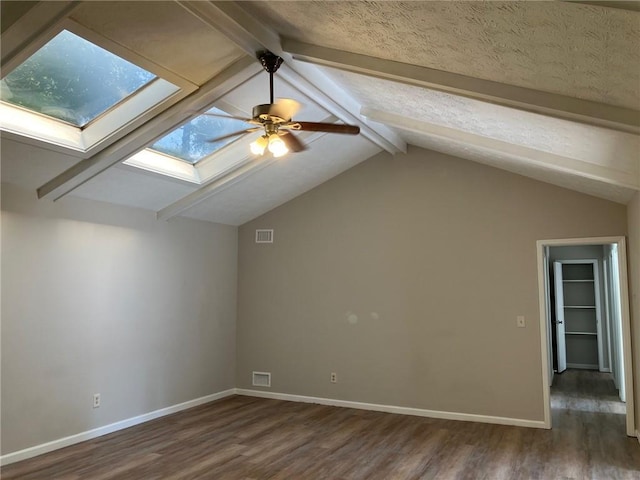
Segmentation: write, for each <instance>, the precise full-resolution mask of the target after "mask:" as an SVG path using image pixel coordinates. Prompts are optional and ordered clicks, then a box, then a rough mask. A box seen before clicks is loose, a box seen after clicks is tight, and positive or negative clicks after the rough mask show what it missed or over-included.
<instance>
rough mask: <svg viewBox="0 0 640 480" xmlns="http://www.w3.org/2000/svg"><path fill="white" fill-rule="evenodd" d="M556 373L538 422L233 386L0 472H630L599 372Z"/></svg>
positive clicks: (71, 478)
mask: <svg viewBox="0 0 640 480" xmlns="http://www.w3.org/2000/svg"><path fill="white" fill-rule="evenodd" d="M556 381H557V383H556V385H555V386H554V388H553V393H552V398H553V402H552V405H553V427H554V428H553V429H552V430H550V431H549V430H541V429H533V428H520V427H507V426H501V425H487V424H479V423H470V422H455V421H446V420H436V419H428V418H421V417H412V416H404V415H392V414H385V413H377V412H368V411H363V410H353V409H348V408H336V407H326V406H320V405H310V404H302V403H292V402H283V401H277V400H265V399H256V398H250V397H241V396H237V397H230V398H227V399H224V400H220V401H217V402H214V403H211V404H208V405H203V406H200V407H197V408H193V409H191V410H187V411H184V412H180V413H178V414H175V415H172V416H169V417H164V418H162V419H158V420H155V421H152V422H148V423H146V424H143V425H139V426H136V427H132V428H129V429H127V430H123V431H120V432H116V433H113V434H110V435H106V436H104V437H100V438H97V439H94V440H91V441H88V442H84V443H81V444H78V445H74V446H71V447H68V448H65V449H62V450H58V451H56V452H52V453H49V454H46V455H42V456H40V457H36V458H33V459H30V460H26V461H23V462H19V463H15V464H12V465H8V466H6V467H4V468H2V470H1V471H0V473H1V478H2V479H3V480H10V479H23V480H28V479H43V480H44V479H46V480H53V479H59V480H104V479H136V480H137V479H140V480H153V479H163V480H168V479H196V478H207V479H238V480H240V479H242V480H249V479H255V480H262V479H287V480H298V479H310V480H315V479H367V480H373V479H385V480H387V479H438V480H449V479H486V480H499V479H509V480H512V479H526V480H529V479H543V480H551V479H565V480H566V479H576V480H578V479H579V480H583V479H589V478H591V479H598V480H600V479H602V480H613V479H639V478H640V445H638V441H637V440H636V439H634V438H628V437H626V436H625V431H624V414H621V413H617V412H619V411H622V412H624V405H623V404H622V403H620V402H618V401H616V397H615V390H613V383H612V381H611V379H610V376H609V375H606V374H600V373H597V372H584V371H567V372H565V373H563V374H562V375H560V376H557V377H556ZM594 392H595V393H594ZM621 408H622V410H620V409H621Z"/></svg>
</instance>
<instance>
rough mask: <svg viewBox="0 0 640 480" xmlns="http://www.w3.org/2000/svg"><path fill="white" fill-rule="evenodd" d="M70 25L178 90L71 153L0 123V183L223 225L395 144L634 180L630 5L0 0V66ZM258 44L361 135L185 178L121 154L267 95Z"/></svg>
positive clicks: (618, 190) (281, 89) (223, 156)
mask: <svg viewBox="0 0 640 480" xmlns="http://www.w3.org/2000/svg"><path fill="white" fill-rule="evenodd" d="M69 22H71V23H72V24H73V25H74V26H75V29H76V31H79V32H81V33H83V32H86V34H87V36H88V37H91V38H101V39H103V40H104V42H105V44H107V45H109V46H112V47H113V49H114V50H116V52H115V53H118V54H120V53H121V52H128V53H129V54H130V55H133V56H134V57H135V58H136V59H139V60H140V62H141V63H144V65H143V66H145V65H147V64H148V65H154V66H155V67H156V68H157V69H159V70H161V71H163V72H166V75H167V76H168V77H169V78H175V79H176V81H177V82H179V83H180V84H181V85H184V87H183V90H182V91H181V93H180V94H178V95H175V96H174V97H172V99H171V101H168V102H165V103H163V104H161V105H158V106H156V107H155V108H151V109H149V110H148V111H146V112H144V113H143V114H142V115H141V116H140V117H138V118H137V119H135V120H134V121H131V122H128V123H126V124H123V125H122V126H120V128H119V129H118V130H117V131H116V132H115V133H113V134H112V135H110V136H109V137H108V138H107V139H106V140H105V141H103V142H102V143H101V144H100V145H99V146H97V147H95V148H93V149H88V150H87V151H83V152H80V151H74V150H71V149H69V148H66V147H64V146H61V145H54V144H52V143H51V142H45V141H42V140H37V139H34V138H30V137H28V136H24V135H21V134H20V133H19V132H13V131H9V130H10V129H6V128H5V129H3V132H2V140H3V141H2V181H3V182H8V183H14V184H18V185H21V186H23V187H26V188H29V189H33V190H34V191H37V192H38V195H39V196H40V197H41V198H42V199H44V200H45V201H46V200H47V199H49V200H51V199H59V198H63V197H65V196H77V197H83V198H90V199H95V200H102V201H106V202H112V203H117V204H123V205H128V206H132V207H139V208H145V209H149V210H153V211H155V212H157V215H158V218H160V219H169V218H171V217H173V216H176V215H182V216H187V217H191V218H196V219H201V220H206V221H212V222H220V223H226V224H231V225H239V224H242V223H244V222H246V221H249V220H251V219H253V218H255V217H257V216H259V215H261V214H262V213H265V212H267V211H269V210H270V209H272V208H274V207H276V206H278V205H280V204H282V203H284V202H286V201H288V200H290V199H292V198H294V197H296V196H297V195H300V194H301V193H303V192H305V191H307V190H309V189H311V188H313V187H314V186H316V185H318V184H320V183H322V182H324V181H326V180H328V179H330V178H332V177H333V176H335V175H337V174H339V173H341V172H342V171H344V170H346V169H348V168H350V167H352V166H354V165H356V164H357V163H359V162H362V161H365V160H366V159H367V158H369V157H371V156H373V155H375V154H376V153H378V152H381V151H387V152H389V153H391V154H393V155H396V154H402V152H404V151H406V149H407V148H408V146H409V145H415V146H418V147H423V148H426V149H432V150H436V151H441V152H444V153H448V154H452V155H455V156H458V157H461V158H465V159H468V160H472V161H476V162H480V163H484V164H487V165H491V166H494V167H497V168H502V169H505V170H509V171H512V172H515V173H518V174H521V175H526V176H529V177H531V178H535V179H538V180H542V181H545V182H548V183H552V184H556V185H559V186H563V187H566V188H571V189H574V190H577V191H580V192H583V193H587V194H590V195H595V196H598V197H601V198H605V199H609V200H612V201H615V202H619V203H626V202H628V201H629V199H630V198H631V197H632V196H633V194H634V193H635V192H636V191H638V190H640V12H639V11H638V2H608V3H606V2H560V1H557V2H523V1H517V2H477V1H470V2H395V1H383V2H347V1H340V2H315V1H314V2H271V1H267V2H201V1H180V2H169V1H166V2H147V1H143V2H136V1H128V2H94V1H91V2H38V3H36V2H13V1H12V2H2V43H1V47H2V63H3V70H5V71H8V70H10V69H11V68H13V67H14V66H15V65H17V64H19V63H20V62H22V61H23V60H24V59H26V58H27V57H28V56H29V55H31V54H32V53H33V52H34V51H35V50H37V48H39V47H40V46H42V45H43V44H44V43H45V42H46V41H47V40H48V39H49V38H51V35H52V33H51V32H52V31H55V30H56V29H59V28H60V25H69V24H70V23H69ZM265 49H266V50H270V51H272V52H274V53H276V54H278V55H280V56H281V57H282V58H283V59H284V65H283V66H282V67H281V69H280V70H279V71H278V72H277V74H276V80H275V93H276V97H286V98H294V99H296V100H298V101H300V102H301V103H302V104H303V108H302V109H301V111H300V112H299V113H298V114H297V115H296V117H299V118H301V119H304V120H309V121H330V122H333V121H338V122H344V123H351V124H356V125H359V126H360V128H361V134H360V135H359V136H346V135H344V136H343V135H331V134H322V133H304V134H300V138H301V139H303V140H304V141H305V142H307V143H308V145H309V147H310V148H309V149H308V150H306V151H304V152H301V153H296V154H289V155H287V156H285V157H282V158H272V157H270V156H266V157H260V158H254V157H253V156H252V155H251V154H250V153H249V151H248V143H249V142H250V141H251V139H252V138H253V137H251V136H250V135H249V136H247V137H242V138H240V139H238V140H237V141H235V142H233V143H232V144H231V145H230V146H229V147H227V148H223V149H221V150H220V151H219V152H217V153H216V154H214V155H213V156H212V157H211V159H208V160H207V161H206V162H208V163H206V162H205V163H206V164H205V163H203V166H202V169H209V170H211V172H213V173H211V175H209V176H208V177H207V180H206V181H204V182H203V183H200V184H198V183H193V182H189V181H186V180H182V179H179V178H172V177H167V176H165V175H162V174H160V173H158V172H154V171H149V170H141V169H139V168H136V167H133V166H131V165H127V164H124V163H123V162H124V161H126V160H127V159H128V158H130V157H131V156H132V155H134V154H135V153H136V152H139V151H141V150H143V149H144V148H145V147H146V146H148V145H149V144H151V143H153V142H154V141H155V140H156V139H158V138H159V137H161V136H163V135H164V134H166V133H167V132H169V131H171V130H173V129H174V128H176V127H177V126H179V125H180V124H182V123H183V122H185V121H186V120H188V119H190V118H192V117H194V116H195V115H197V114H198V112H201V111H204V110H206V109H208V108H209V107H210V106H212V105H215V106H217V107H219V108H221V109H223V110H225V111H227V112H229V113H231V114H234V115H239V116H243V117H247V116H250V115H251V111H252V107H253V106H254V105H256V104H261V103H268V88H269V83H268V76H267V75H266V73H265V72H264V71H263V70H262V67H261V65H260V63H259V62H258V60H257V59H256V52H258V51H262V50H265ZM3 75H4V72H3Z"/></svg>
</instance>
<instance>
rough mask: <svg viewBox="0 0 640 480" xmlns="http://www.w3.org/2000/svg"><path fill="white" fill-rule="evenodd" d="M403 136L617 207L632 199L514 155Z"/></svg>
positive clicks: (607, 186) (619, 190)
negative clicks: (600, 199)
mask: <svg viewBox="0 0 640 480" xmlns="http://www.w3.org/2000/svg"><path fill="white" fill-rule="evenodd" d="M403 136H404V137H405V138H406V140H407V141H408V142H409V143H410V144H411V145H416V146H418V147H422V148H426V149H429V150H435V151H437V152H442V153H446V154H448V155H452V156H454V157H458V158H464V159H466V160H472V161H474V162H478V163H482V164H484V165H489V166H491V167H496V168H500V169H502V170H507V171H509V172H513V173H517V174H519V175H524V176H526V177H529V178H533V179H535V180H540V181H543V182H545V183H550V184H552V185H557V186H559V187H564V188H568V189H571V190H575V191H577V192H582V193H586V194H588V195H593V196H596V197H599V198H606V199H607V200H611V201H614V202H618V203H623V204H625V203H627V202H629V200H631V198H632V197H633V195H634V193H635V190H634V189H632V188H626V187H621V186H617V185H612V184H610V183H607V182H602V181H599V180H595V179H592V178H587V177H582V176H578V175H570V174H564V173H560V172H558V171H557V170H554V169H551V168H548V167H545V166H541V165H539V164H536V163H532V162H523V161H520V160H519V159H516V158H514V157H512V156H511V155H507V154H503V153H499V152H495V151H493V150H491V151H487V150H483V149H482V148H479V147H477V146H474V145H468V144H465V143H461V142H455V141H451V140H449V139H447V140H444V139H441V138H437V137H435V136H430V135H423V134H416V133H413V132H404V134H403Z"/></svg>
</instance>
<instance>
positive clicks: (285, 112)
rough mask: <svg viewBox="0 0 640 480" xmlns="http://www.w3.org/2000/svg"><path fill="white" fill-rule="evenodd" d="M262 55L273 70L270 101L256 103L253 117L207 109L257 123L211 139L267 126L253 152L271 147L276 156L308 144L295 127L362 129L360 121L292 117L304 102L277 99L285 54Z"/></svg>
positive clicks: (331, 130)
mask: <svg viewBox="0 0 640 480" xmlns="http://www.w3.org/2000/svg"><path fill="white" fill-rule="evenodd" d="M258 59H259V60H260V63H262V66H263V67H264V69H265V70H266V71H267V72H268V73H269V94H270V99H269V103H266V104H262V105H256V106H255V107H253V117H252V118H242V117H229V116H226V115H216V114H212V113H206V115H211V116H215V117H218V116H219V117H223V118H235V119H237V120H242V121H243V122H246V123H250V124H253V125H256V126H255V127H251V128H247V129H245V130H240V131H238V132H234V133H230V134H228V135H223V136H220V137H217V138H212V139H210V140H208V142H211V143H215V142H219V141H221V140H225V139H227V138H233V137H237V136H240V135H244V134H245V133H251V132H257V131H260V130H264V134H263V135H262V136H261V137H260V138H258V139H257V140H256V141H254V142H252V143H251V146H250V147H251V152H252V153H253V154H255V155H263V154H264V152H265V150H266V149H268V150H269V151H270V152H271V153H272V154H273V156H274V157H281V156H283V155H284V154H286V153H287V152H288V151H289V150H291V151H293V152H301V151H303V150H306V148H307V147H306V146H305V145H304V143H302V142H301V141H300V140H299V139H298V138H297V137H296V136H295V135H294V134H293V133H292V131H307V132H327V133H343V134H348V135H357V134H358V133H360V127H358V126H356V125H345V124H335V123H322V122H301V121H294V120H293V119H292V118H293V116H294V115H295V114H296V113H297V112H298V110H299V109H300V106H301V105H300V103H298V102H296V101H295V100H292V99H290V98H281V99H278V100H276V101H275V102H274V99H273V74H274V73H275V72H276V71H277V70H278V68H280V65H282V61H283V60H282V58H281V57H279V56H277V55H275V54H273V53H271V52H268V51H265V52H260V53H259V54H258Z"/></svg>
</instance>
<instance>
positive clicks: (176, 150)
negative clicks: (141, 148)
mask: <svg viewBox="0 0 640 480" xmlns="http://www.w3.org/2000/svg"><path fill="white" fill-rule="evenodd" d="M207 113H212V114H214V115H223V116H224V115H227V114H226V113H225V112H223V111H222V110H220V109H218V108H215V107H213V108H211V109H210V110H208V111H207ZM252 127H255V125H252V124H250V123H245V122H243V121H242V120H237V119H235V118H231V117H229V118H222V117H212V116H209V115H200V116H199V117H196V118H194V119H193V120H191V121H190V122H188V123H185V124H184V125H182V126H181V127H180V128H177V129H175V130H174V131H172V132H171V133H169V134H168V135H165V136H164V137H162V138H161V139H160V140H158V141H157V142H156V143H154V144H153V145H152V146H151V147H150V148H151V149H152V150H155V151H157V152H160V153H164V154H166V155H171V156H172V157H176V158H180V159H182V160H185V161H187V162H189V163H196V162H198V161H199V160H202V159H203V158H205V157H207V156H209V155H211V154H212V153H213V152H215V151H217V150H220V149H221V148H222V147H224V146H225V145H227V144H228V143H230V142H232V141H234V140H236V139H238V138H239V137H232V138H227V139H225V140H222V141H219V142H215V143H210V142H208V140H209V139H212V138H217V137H221V136H223V135H227V134H229V133H233V132H237V131H240V130H244V129H246V128H252Z"/></svg>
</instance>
